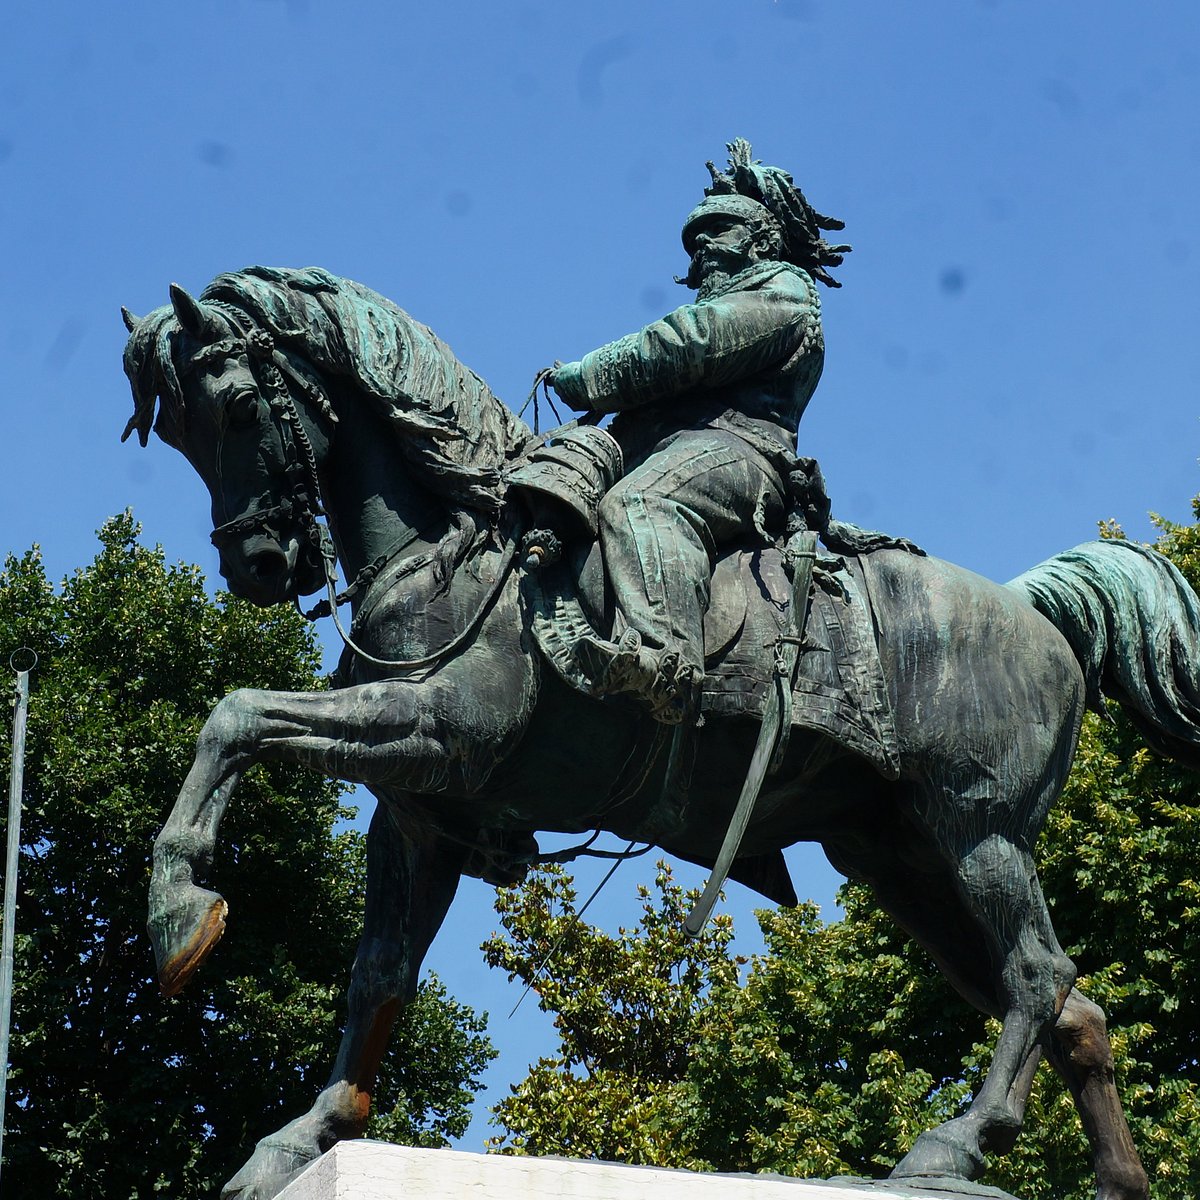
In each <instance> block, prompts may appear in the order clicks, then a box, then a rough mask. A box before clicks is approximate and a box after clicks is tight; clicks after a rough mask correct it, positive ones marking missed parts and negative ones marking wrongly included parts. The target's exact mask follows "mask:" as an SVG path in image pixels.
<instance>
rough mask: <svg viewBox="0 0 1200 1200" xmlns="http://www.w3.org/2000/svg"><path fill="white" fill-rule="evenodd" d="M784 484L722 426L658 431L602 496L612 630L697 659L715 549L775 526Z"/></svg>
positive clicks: (699, 663)
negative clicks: (644, 451) (641, 457)
mask: <svg viewBox="0 0 1200 1200" xmlns="http://www.w3.org/2000/svg"><path fill="white" fill-rule="evenodd" d="M784 508H785V501H784V486H783V481H782V480H781V479H780V477H779V472H778V471H777V470H776V469H775V467H774V466H772V465H771V463H770V462H769V461H768V460H767V459H766V458H765V457H764V456H763V455H762V454H760V453H759V452H758V451H757V450H755V449H754V448H753V447H752V446H750V445H749V444H748V443H747V442H745V441H743V440H742V439H741V438H739V437H738V436H737V435H736V434H734V433H731V432H729V431H727V430H724V429H686V430H682V431H680V432H677V433H674V434H671V435H670V436H669V437H666V438H664V439H663V440H662V441H660V442H659V443H658V444H657V445H656V446H655V447H654V449H653V450H652V451H651V453H650V454H649V455H648V456H647V457H646V459H645V460H644V461H643V462H642V463H641V464H640V465H638V466H636V467H634V468H633V470H631V471H630V472H629V473H628V474H627V475H626V476H625V477H624V478H623V479H622V480H621V481H620V482H619V483H618V484H616V486H615V487H613V488H611V489H610V490H609V492H608V493H607V494H606V495H605V497H604V498H603V500H601V502H600V544H601V548H602V551H603V554H604V564H605V568H606V570H607V572H608V577H609V580H610V581H611V583H612V587H613V592H614V598H615V601H616V609H617V618H616V627H615V629H614V631H613V635H614V638H619V637H620V635H621V634H622V633H623V632H624V631H625V630H626V629H635V630H637V632H638V633H639V634H641V637H642V643H643V645H644V646H646V647H647V648H648V649H651V650H654V651H658V652H669V651H674V652H677V653H678V654H679V656H680V660H681V663H682V664H683V665H684V666H691V667H698V668H700V669H701V672H702V671H703V666H704V614H705V612H706V611H707V609H708V601H709V594H710V585H711V580H712V571H713V567H714V565H715V563H716V559H717V552H718V550H719V549H720V548H721V547H722V546H727V545H730V544H732V543H733V542H736V541H738V540H741V539H742V538H745V537H750V536H753V534H754V531H755V530H756V529H757V530H758V531H759V532H760V533H763V532H766V531H769V530H773V531H777V530H778V529H780V528H781V527H782V523H783V517H784Z"/></svg>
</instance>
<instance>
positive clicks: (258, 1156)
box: [221, 1138, 318, 1200]
mask: <svg viewBox="0 0 1200 1200" xmlns="http://www.w3.org/2000/svg"><path fill="white" fill-rule="evenodd" d="M317 1157H318V1155H317V1154H316V1153H314V1152H313V1151H310V1150H308V1149H306V1148H304V1147H302V1146H290V1145H288V1144H287V1143H286V1142H276V1141H272V1140H271V1139H269V1138H263V1140H262V1141H261V1142H259V1143H258V1145H257V1146H255V1147H254V1153H253V1154H252V1155H251V1156H250V1161H249V1162H248V1163H246V1165H245V1166H244V1167H243V1168H242V1169H241V1170H240V1171H239V1172H238V1173H237V1174H236V1175H235V1176H234V1177H233V1178H232V1179H231V1180H230V1181H229V1182H228V1183H227V1184H226V1185H225V1186H224V1187H223V1188H222V1189H221V1200H271V1198H272V1197H273V1196H278V1195H279V1193H280V1192H281V1191H283V1189H284V1188H285V1187H287V1185H288V1184H289V1183H291V1181H292V1180H293V1179H295V1178H296V1176H297V1175H299V1174H300V1172H301V1171H303V1170H304V1168H305V1167H307V1166H308V1164H309V1163H310V1162H312V1161H313V1160H314V1159H315V1158H317Z"/></svg>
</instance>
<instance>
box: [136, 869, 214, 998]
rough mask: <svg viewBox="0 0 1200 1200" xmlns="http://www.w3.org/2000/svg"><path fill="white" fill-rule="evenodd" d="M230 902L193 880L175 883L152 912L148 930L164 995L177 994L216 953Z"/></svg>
mask: <svg viewBox="0 0 1200 1200" xmlns="http://www.w3.org/2000/svg"><path fill="white" fill-rule="evenodd" d="M228 912H229V905H228V904H226V903H225V900H224V898H223V897H222V896H219V895H218V894H217V893H216V892H210V891H207V890H206V889H204V888H200V887H197V886H196V885H195V884H194V883H186V884H179V885H176V886H175V887H173V888H172V889H171V892H170V895H169V898H168V899H167V902H166V903H165V904H164V905H163V906H162V907H161V908H154V909H152V910H151V913H150V921H149V924H148V925H147V930H148V931H149V933H150V941H151V942H152V943H153V945H154V958H155V962H156V963H157V964H158V984H159V987H160V988H161V989H162V993H163V995H164V996H174V995H176V994H178V993H179V992H180V991H181V990H182V989H183V987H184V985H185V984H186V983H187V982H188V980H190V979H191V977H192V976H193V975H194V974H195V973H196V970H197V968H198V967H199V966H200V964H201V963H202V962H204V960H205V959H206V958H207V957H208V956H209V955H210V954H211V953H212V952H213V947H215V946H216V944H217V943H218V942H219V941H220V940H221V935H222V934H223V933H224V932H225V915H226V913H228Z"/></svg>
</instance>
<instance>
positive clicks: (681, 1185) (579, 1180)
mask: <svg viewBox="0 0 1200 1200" xmlns="http://www.w3.org/2000/svg"><path fill="white" fill-rule="evenodd" d="M463 1197H469V1200H543V1198H544V1200H951V1198H952V1197H966V1198H970V1200H1012V1198H1011V1197H1008V1196H1006V1195H1005V1193H1003V1192H1000V1191H997V1190H996V1189H995V1188H988V1187H980V1186H979V1185H978V1184H969V1183H968V1184H964V1183H959V1182H955V1181H951V1180H946V1181H941V1180H929V1181H928V1182H926V1181H924V1180H923V1181H922V1183H921V1185H920V1186H915V1185H910V1184H907V1183H905V1184H901V1183H892V1182H889V1181H882V1182H870V1181H867V1180H852V1179H845V1180H840V1179H838V1180H828V1181H826V1182H817V1181H814V1180H803V1179H785V1178H783V1177H782V1176H779V1175H717V1174H712V1175H707V1174H699V1173H697V1172H695V1171H671V1170H666V1169H664V1168H661V1167H627V1166H622V1165H620V1164H617V1163H604V1162H595V1161H591V1160H582V1159H568V1158H510V1157H508V1156H506V1155H498V1154H493V1155H486V1154H466V1153H464V1152H463V1151H461V1150H414V1149H410V1148H408V1147H404V1146H391V1145H387V1144H385V1143H383V1142H365V1141H362V1142H339V1143H338V1144H337V1145H336V1146H334V1148H333V1149H332V1150H330V1151H329V1153H328V1154H326V1155H324V1156H323V1157H321V1158H319V1159H318V1160H317V1161H316V1162H315V1163H313V1164H312V1165H311V1166H310V1167H309V1168H308V1169H307V1170H306V1171H305V1172H304V1173H303V1174H302V1175H300V1176H299V1177H298V1178H297V1179H295V1180H294V1181H293V1182H292V1183H290V1184H289V1185H288V1186H287V1187H286V1188H284V1189H283V1191H282V1192H280V1193H279V1197H278V1200H463Z"/></svg>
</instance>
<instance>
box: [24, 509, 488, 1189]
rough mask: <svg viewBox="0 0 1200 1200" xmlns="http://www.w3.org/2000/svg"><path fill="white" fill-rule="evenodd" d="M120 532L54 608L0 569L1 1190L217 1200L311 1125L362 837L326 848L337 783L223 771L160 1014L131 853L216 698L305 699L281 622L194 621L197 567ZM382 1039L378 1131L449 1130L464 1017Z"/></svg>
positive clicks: (419, 1023)
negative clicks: (6, 952)
mask: <svg viewBox="0 0 1200 1200" xmlns="http://www.w3.org/2000/svg"><path fill="white" fill-rule="evenodd" d="M137 535H138V529H137V527H136V526H135V524H134V522H133V520H132V518H131V517H130V516H129V515H128V514H126V515H124V516H121V517H117V518H114V519H113V520H112V521H110V522H108V523H107V524H106V525H105V527H104V528H103V529H102V530H101V531H100V542H101V550H100V553H99V554H98V556H97V557H96V559H95V561H94V562H93V563H91V564H90V565H88V566H87V567H85V568H83V569H81V570H79V571H77V572H76V573H75V574H74V575H72V576H71V577H70V578H68V579H67V580H66V581H65V582H64V584H63V586H62V588H61V590H58V591H56V590H55V589H54V588H53V587H52V586H51V584H50V582H49V581H48V580H47V578H46V575H45V572H44V569H43V567H42V563H41V561H40V559H39V556H38V554H37V551H36V550H33V551H30V552H29V553H27V554H25V555H24V556H22V557H20V558H16V557H9V558H8V559H7V561H6V563H5V565H4V569H3V572H2V573H0V647H8V648H14V647H17V646H21V645H28V646H31V647H32V648H33V649H35V650H36V651H37V653H38V655H39V657H40V661H39V664H38V667H37V669H36V670H35V671H34V673H33V675H32V676H31V683H32V693H33V694H32V699H31V708H30V718H29V735H28V750H27V757H26V787H25V807H24V819H23V823H22V856H21V864H20V875H19V883H20V894H19V905H18V913H17V924H16V930H17V959H16V994H15V997H14V1002H13V1008H14V1017H13V1020H14V1034H13V1047H12V1064H13V1066H12V1074H11V1076H10V1081H9V1096H8V1114H7V1115H8V1121H7V1125H8V1130H7V1135H6V1138H5V1144H4V1149H5V1161H4V1180H5V1187H6V1190H9V1191H11V1194H13V1195H27V1196H45V1197H55V1196H62V1197H68V1196H69V1197H72V1200H91V1198H93V1197H94V1198H96V1200H101V1198H103V1200H114V1198H119V1200H124V1198H126V1197H128V1198H131V1200H132V1198H135V1197H137V1198H141V1197H149V1196H151V1195H162V1194H166V1195H170V1196H199V1195H207V1194H211V1193H213V1192H215V1190H216V1188H217V1187H218V1186H219V1184H220V1183H221V1182H222V1181H223V1180H224V1179H225V1178H227V1177H228V1176H229V1175H231V1174H232V1173H233V1171H234V1170H235V1169H236V1168H237V1166H238V1165H239V1164H240V1162H241V1161H242V1159H243V1158H244V1157H245V1156H246V1155H247V1154H248V1153H249V1150H250V1148H251V1147H252V1145H253V1143H254V1141H255V1140H256V1139H257V1138H259V1137H260V1136H262V1135H263V1134H265V1133H268V1132H270V1131H271V1130H272V1129H274V1128H276V1127H278V1126H279V1125H280V1124H282V1123H283V1122H284V1121H285V1120H286V1119H288V1118H289V1117H290V1116H293V1115H296V1114H297V1113H298V1112H301V1111H303V1110H304V1109H305V1108H307V1107H308V1105H309V1104H311V1102H312V1099H313V1098H314V1096H315V1094H316V1092H317V1091H318V1090H319V1088H320V1086H321V1084H322V1083H323V1082H324V1074H325V1072H326V1071H327V1069H328V1065H329V1063H330V1061H331V1060H332V1055H333V1051H334V1048H335V1046H336V1041H337V1031H338V1028H339V1027H340V1024H341V1020H342V1018H343V1017H344V1012H343V1011H342V1005H343V1001H342V999H341V995H342V991H343V987H344V982H345V980H346V978H347V972H348V967H349V963H350V960H351V957H352V954H353V949H354V942H355V939H356V937H357V931H358V929H359V926H360V921H361V913H362V906H363V900H362V897H363V885H364V875H365V855H364V848H363V844H362V841H363V839H362V837H361V835H359V834H357V833H355V832H353V831H345V832H340V833H339V832H336V829H337V826H338V823H339V821H340V819H341V818H343V817H344V816H346V815H347V813H348V811H349V810H347V809H346V808H345V807H344V806H343V804H342V800H341V796H342V788H341V786H340V785H337V784H334V783H332V782H330V781H328V780H325V779H323V778H321V777H319V776H317V775H315V774H313V773H310V772H304V771H297V770H291V769H284V768H278V767H266V768H256V769H254V770H252V771H250V772H249V773H248V774H247V775H246V777H245V779H244V780H243V782H242V783H241V785H240V787H239V789H238V792H237V794H236V796H235V798H234V802H233V804H232V805H231V807H230V812H229V815H228V817H227V819H226V822H225V824H224V826H223V828H222V835H221V842H220V847H219V849H218V851H217V855H216V857H215V860H214V863H213V869H212V879H213V881H214V883H215V885H216V886H217V887H218V888H220V890H222V891H223V892H225V893H226V894H227V895H228V896H229V897H230V898H231V900H232V905H231V914H230V919H229V929H228V932H227V934H226V937H225V940H224V941H223V942H222V944H221V945H220V947H219V948H218V949H217V951H216V953H215V954H214V956H213V958H212V959H211V960H210V962H209V963H208V964H207V965H206V966H205V968H204V970H203V971H202V972H201V974H200V976H199V977H198V978H197V980H196V982H195V983H193V985H192V986H191V988H190V989H189V990H188V992H186V993H185V994H184V995H183V996H182V997H181V998H179V999H177V1000H173V1001H170V1002H167V1001H164V1000H163V999H162V998H161V997H160V996H159V994H158V990H157V986H156V984H155V982H154V964H153V956H152V954H151V951H150V947H149V943H148V940H147V939H146V937H145V934H144V932H143V927H144V922H145V904H146V890H147V882H148V879H149V865H150V864H149V856H150V847H151V844H152V841H153V838H154V836H155V834H156V833H157V831H158V828H159V827H160V826H161V824H162V822H163V820H164V818H165V816H166V814H167V812H168V810H169V808H170V806H171V804H172V803H173V801H174V797H175V792H176V790H177V789H178V786H179V784H180V782H181V781H182V779H183V777H184V775H185V773H186V771H187V769H188V767H189V765H190V763H191V759H192V752H193V748H194V744H195V738H196V735H197V733H198V732H199V729H200V726H201V724H202V723H203V720H204V719H205V717H206V716H207V714H208V712H209V710H210V709H211V707H212V706H213V705H214V704H215V703H216V701H217V700H218V699H220V697H221V696H223V695H224V694H225V693H226V692H228V691H229V690H231V689H232V688H235V687H243V686H251V687H267V688H279V689H291V690H310V689H313V688H315V687H320V686H323V684H322V683H321V682H320V680H319V679H318V677H317V674H316V672H317V670H318V667H319V663H320V657H319V653H318V650H317V647H316V644H315V642H314V639H313V637H312V633H311V630H310V629H309V627H307V626H306V625H305V623H304V622H303V621H302V620H301V619H300V618H299V617H298V616H297V614H296V613H294V612H293V611H291V610H289V609H287V608H285V607H280V608H276V609H271V610H266V611H263V610H258V609H255V608H252V607H251V606H249V605H247V604H244V603H242V602H240V601H237V600H234V599H232V598H230V597H227V596H223V597H221V598H219V599H218V601H217V602H215V603H214V602H213V601H212V600H211V599H210V598H209V597H208V596H207V595H206V593H205V590H204V585H203V579H202V577H201V575H200V572H199V570H198V568H195V567H188V566H182V565H178V566H168V565H167V564H166V563H165V562H164V560H163V556H162V554H161V552H158V551H153V550H149V549H146V548H145V547H143V546H141V545H139V544H138V541H137ZM7 653H8V650H5V651H4V655H5V656H7ZM4 740H5V742H7V738H5V739H4ZM8 754H9V747H8V746H7V745H5V747H4V749H3V752H2V753H0V760H2V761H0V767H2V769H3V772H4V777H5V778H7V773H8ZM450 1034H452V1035H453V1036H447V1035H450ZM398 1040H399V1041H400V1042H401V1044H402V1045H404V1046H406V1047H407V1048H408V1050H409V1052H410V1053H411V1052H412V1050H413V1048H414V1047H416V1046H421V1047H422V1048H423V1053H422V1054H421V1055H418V1056H416V1057H415V1060H414V1062H413V1064H412V1066H411V1069H409V1068H408V1067H406V1066H405V1065H403V1064H402V1063H401V1061H400V1059H399V1057H398V1056H397V1055H396V1054H395V1053H393V1055H392V1056H391V1057H390V1058H389V1060H388V1064H387V1067H386V1068H385V1073H384V1077H383V1079H382V1081H381V1087H380V1090H379V1092H378V1094H377V1099H378V1101H379V1102H380V1108H381V1110H382V1111H383V1112H384V1113H385V1116H384V1117H382V1118H381V1119H380V1123H379V1125H378V1126H377V1128H378V1130H379V1132H380V1134H382V1135H383V1136H396V1137H404V1138H405V1139H407V1140H418V1141H423V1142H425V1143H427V1144H428V1143H429V1142H431V1141H432V1142H440V1141H443V1140H444V1139H445V1138H446V1137H448V1136H452V1135H453V1134H455V1133H458V1132H461V1130H462V1129H463V1128H465V1125H466V1122H467V1119H468V1118H467V1103H468V1101H469V1097H470V1095H471V1092H472V1090H473V1089H474V1088H475V1087H476V1086H477V1085H475V1084H474V1083H473V1077H474V1074H475V1073H476V1072H477V1071H478V1070H479V1068H480V1066H481V1065H482V1063H483V1062H485V1061H486V1060H487V1058H488V1057H489V1056H490V1053H491V1051H490V1046H489V1045H488V1043H487V1041H486V1039H485V1038H483V1037H482V1024H481V1022H480V1021H479V1020H478V1019H477V1018H476V1017H475V1015H474V1014H473V1013H472V1012H471V1011H470V1010H469V1009H466V1008H463V1007H462V1006H459V1005H456V1004H454V1003H453V1002H452V1001H450V1000H449V999H448V998H447V997H446V995H445V992H444V990H443V989H442V988H441V986H440V985H439V984H437V982H436V981H434V982H433V983H431V984H427V985H426V986H425V987H424V988H423V990H422V993H421V995H420V997H419V998H418V1002H417V1003H416V1004H415V1005H414V1006H413V1008H412V1009H411V1010H410V1013H409V1016H408V1021H407V1024H406V1025H405V1027H404V1029H403V1031H402V1034H401V1037H400V1039H398ZM434 1047H436V1048H437V1049H436V1052H435V1050H434Z"/></svg>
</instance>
